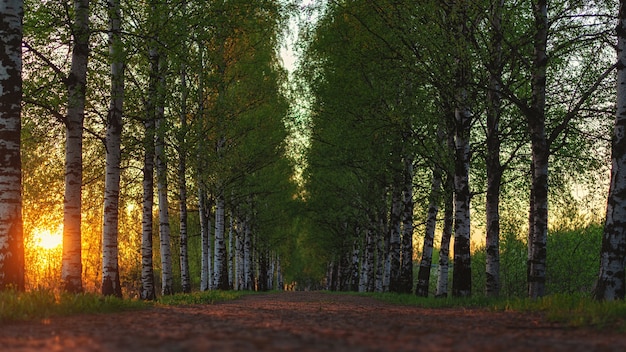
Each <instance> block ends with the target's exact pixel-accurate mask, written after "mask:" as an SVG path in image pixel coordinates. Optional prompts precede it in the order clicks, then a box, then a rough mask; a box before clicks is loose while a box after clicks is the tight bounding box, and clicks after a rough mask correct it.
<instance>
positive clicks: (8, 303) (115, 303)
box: [0, 290, 249, 323]
mask: <svg viewBox="0 0 626 352" xmlns="http://www.w3.org/2000/svg"><path fill="white" fill-rule="evenodd" d="M244 294H249V293H248V292H241V291H239V292H237V291H205V292H193V293H190V294H175V295H169V296H161V297H159V298H158V299H157V301H155V302H146V301H140V300H136V299H120V298H116V297H111V296H109V297H102V296H101V295H98V294H94V293H82V294H69V293H61V294H55V293H54V292H53V291H50V290H34V291H29V292H17V291H12V290H8V291H0V323H6V322H11V321H25V320H37V319H46V318H50V317H54V316H67V315H74V314H96V313H113V312H121V311H128V310H140V309H147V308H150V307H154V306H155V305H165V306H170V305H191V304H213V303H216V302H222V301H228V300H233V299H236V298H239V297H241V296H242V295H244Z"/></svg>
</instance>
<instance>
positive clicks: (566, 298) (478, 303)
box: [359, 293, 626, 331]
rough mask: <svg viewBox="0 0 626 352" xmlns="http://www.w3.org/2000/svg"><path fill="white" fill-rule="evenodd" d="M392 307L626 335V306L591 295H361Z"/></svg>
mask: <svg viewBox="0 0 626 352" xmlns="http://www.w3.org/2000/svg"><path fill="white" fill-rule="evenodd" d="M359 295H365V296H369V297H373V298H375V299H379V300H382V301H385V302H388V303H392V304H399V305H410V306H418V307H422V308H457V307H463V308H483V309H489V310H494V311H518V312H526V313H540V314H542V315H543V316H544V317H545V318H546V319H547V320H548V321H551V322H556V323H561V324H564V325H566V326H570V327H595V328H599V329H602V328H609V329H610V330H617V331H626V302H623V301H617V302H598V301H595V300H593V299H592V298H591V297H589V296H587V295H576V294H558V295H549V296H546V297H543V298H540V299H530V298H515V299H506V298H488V297H485V296H475V297H469V298H454V297H448V298H433V297H429V298H424V297H417V296H415V295H411V294H394V293H366V294H359Z"/></svg>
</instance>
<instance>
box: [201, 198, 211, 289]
mask: <svg viewBox="0 0 626 352" xmlns="http://www.w3.org/2000/svg"><path fill="white" fill-rule="evenodd" d="M198 211H199V213H200V214H199V217H200V237H201V240H200V242H201V244H200V245H201V247H202V250H201V253H202V254H201V255H202V258H201V268H200V290H201V291H207V290H209V289H211V241H210V240H211V220H210V219H211V218H210V215H209V204H208V200H207V196H206V192H205V191H204V190H203V187H202V186H201V187H200V189H199V190H198Z"/></svg>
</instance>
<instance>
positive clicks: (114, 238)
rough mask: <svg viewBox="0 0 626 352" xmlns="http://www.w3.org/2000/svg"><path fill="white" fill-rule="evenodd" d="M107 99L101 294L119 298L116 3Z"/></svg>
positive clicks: (120, 65) (120, 96) (112, 1)
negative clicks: (109, 86)
mask: <svg viewBox="0 0 626 352" xmlns="http://www.w3.org/2000/svg"><path fill="white" fill-rule="evenodd" d="M108 15H109V21H110V26H109V56H110V60H111V97H110V99H111V100H110V103H109V112H108V115H107V124H106V176H105V190H104V223H103V226H102V294H103V295H105V296H107V295H114V296H118V297H121V296H122V287H121V285H120V274H119V265H118V256H119V245H118V237H119V236H118V235H119V201H120V165H121V158H122V152H121V145H122V109H123V103H124V66H125V58H124V56H125V55H124V47H123V45H124V44H123V41H122V37H121V30H122V26H121V20H122V18H121V9H120V1H119V0H109V1H108Z"/></svg>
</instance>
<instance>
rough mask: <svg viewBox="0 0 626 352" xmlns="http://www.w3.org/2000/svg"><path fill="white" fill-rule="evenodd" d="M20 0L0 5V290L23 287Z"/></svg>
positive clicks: (22, 6)
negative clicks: (0, 48)
mask: <svg viewBox="0 0 626 352" xmlns="http://www.w3.org/2000/svg"><path fill="white" fill-rule="evenodd" d="M23 11H24V4H23V1H21V0H17V1H15V0H12V1H4V2H2V4H0V46H1V47H2V48H3V49H4V50H2V52H1V53H0V72H2V75H0V87H1V88H2V90H1V94H0V155H2V156H3V157H2V158H1V159H0V290H5V289H8V288H14V289H17V290H20V291H22V290H24V234H23V221H22V189H21V186H22V183H21V179H22V170H21V158H20V126H21V101H22V18H23V16H24V12H23Z"/></svg>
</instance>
